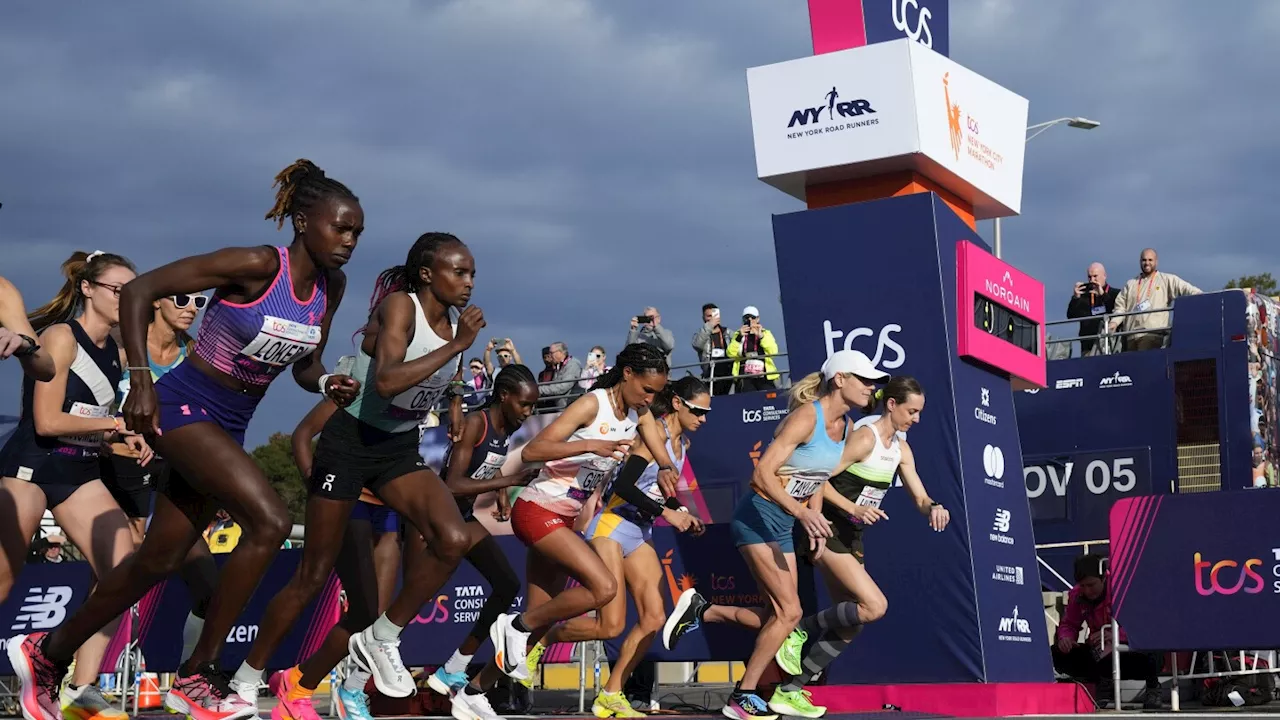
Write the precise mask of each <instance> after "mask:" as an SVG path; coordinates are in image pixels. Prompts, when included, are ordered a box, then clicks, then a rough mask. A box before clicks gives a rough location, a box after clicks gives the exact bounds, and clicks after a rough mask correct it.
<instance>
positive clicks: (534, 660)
mask: <svg viewBox="0 0 1280 720" xmlns="http://www.w3.org/2000/svg"><path fill="white" fill-rule="evenodd" d="M546 651H547V646H546V645H543V644H542V643H536V644H535V645H534V646H533V647H532V648H530V649H529V652H527V653H525V657H524V662H525V665H526V666H528V668H529V677H527V678H525V679H524V680H521V681H520V684H521V685H523V686H525V687H527V688H531V687H533V676H534V675H536V674H537V673H538V663H540V662H542V653H544V652H546Z"/></svg>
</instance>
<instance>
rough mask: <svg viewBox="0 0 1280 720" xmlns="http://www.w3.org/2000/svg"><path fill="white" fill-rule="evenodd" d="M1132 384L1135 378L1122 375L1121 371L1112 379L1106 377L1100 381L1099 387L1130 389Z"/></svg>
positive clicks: (1112, 376) (1111, 377)
mask: <svg viewBox="0 0 1280 720" xmlns="http://www.w3.org/2000/svg"><path fill="white" fill-rule="evenodd" d="M1132 384H1133V378H1131V377H1129V376H1128V375H1121V374H1120V373H1119V371H1117V372H1116V373H1115V374H1114V375H1111V376H1110V377H1104V378H1102V379H1101V380H1099V381H1098V387H1100V388H1118V387H1129V386H1130V385H1132Z"/></svg>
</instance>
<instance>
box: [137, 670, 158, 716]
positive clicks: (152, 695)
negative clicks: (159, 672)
mask: <svg viewBox="0 0 1280 720" xmlns="http://www.w3.org/2000/svg"><path fill="white" fill-rule="evenodd" d="M158 707H160V683H159V678H158V677H156V674H155V673H142V676H141V677H140V678H138V709H142V708H158Z"/></svg>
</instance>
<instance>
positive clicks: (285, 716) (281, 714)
mask: <svg viewBox="0 0 1280 720" xmlns="http://www.w3.org/2000/svg"><path fill="white" fill-rule="evenodd" d="M291 672H292V668H291V669H289V670H281V671H280V672H277V673H274V674H273V675H272V676H271V679H270V680H268V681H267V688H268V689H269V690H271V694H272V695H275V696H276V699H277V700H279V701H280V703H279V704H278V705H276V706H275V707H274V708H272V709H271V720H320V714H319V713H317V712H316V708H315V706H314V705H312V704H311V696H310V695H307V696H305V697H300V698H293V699H290V698H289V694H290V693H291V692H293V690H294V689H295V688H296V685H295V684H294V683H292V682H290V681H289V674H290V673H291Z"/></svg>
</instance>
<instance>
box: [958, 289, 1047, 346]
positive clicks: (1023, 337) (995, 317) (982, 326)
mask: <svg viewBox="0 0 1280 720" xmlns="http://www.w3.org/2000/svg"><path fill="white" fill-rule="evenodd" d="M973 326H974V327H976V328H977V329H979V330H981V331H982V332H984V333H987V334H989V335H991V336H993V337H997V338H1000V339H1001V340H1004V341H1005V342H1007V343H1010V344H1011V345H1013V346H1014V347H1016V348H1018V349H1019V350H1023V351H1025V352H1029V353H1031V354H1033V355H1039V354H1040V324H1039V323H1037V322H1035V321H1034V320H1031V319H1030V318H1026V317H1023V316H1022V315H1019V314H1018V313H1016V312H1014V311H1012V310H1010V309H1009V308H1007V307H1005V306H1004V305H1001V304H1000V303H997V302H994V301H992V300H989V299H987V298H985V297H983V296H982V295H979V294H977V293H974V295H973Z"/></svg>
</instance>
